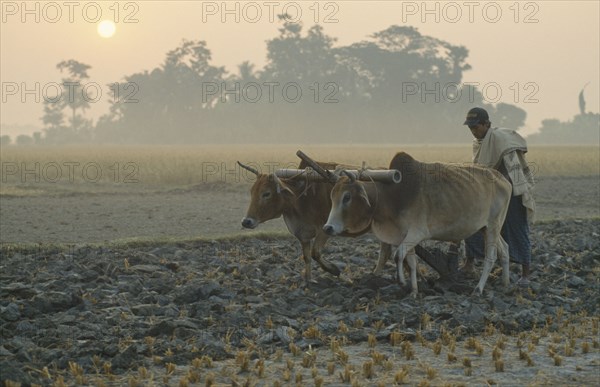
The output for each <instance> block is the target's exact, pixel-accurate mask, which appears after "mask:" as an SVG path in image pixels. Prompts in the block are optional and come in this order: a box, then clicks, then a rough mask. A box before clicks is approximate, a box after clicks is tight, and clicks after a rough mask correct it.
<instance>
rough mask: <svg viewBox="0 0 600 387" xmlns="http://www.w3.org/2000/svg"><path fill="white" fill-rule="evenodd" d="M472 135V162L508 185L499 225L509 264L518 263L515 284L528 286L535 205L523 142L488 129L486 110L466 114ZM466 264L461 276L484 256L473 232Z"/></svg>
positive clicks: (478, 236) (480, 239)
mask: <svg viewBox="0 0 600 387" xmlns="http://www.w3.org/2000/svg"><path fill="white" fill-rule="evenodd" d="M464 125H467V126H468V127H469V129H470V130H471V133H472V134H473V137H475V138H474V140H473V162H474V163H477V164H481V165H484V166H487V167H490V168H494V169H496V170H498V171H499V172H500V173H502V175H504V177H506V179H507V180H508V181H510V182H511V184H512V188H513V192H512V197H511V199H510V204H509V206H508V212H507V213H506V219H505V221H504V225H503V226H502V237H503V238H504V240H505V241H506V242H507V243H508V246H509V255H510V260H511V261H512V262H516V263H519V264H521V266H522V271H521V278H520V279H519V281H518V282H517V284H518V285H520V286H523V287H527V286H529V270H530V269H529V267H530V264H531V242H530V239H529V223H531V222H533V216H534V212H535V202H534V200H533V197H532V195H531V190H532V188H533V186H534V181H533V175H532V173H531V170H530V169H529V166H528V164H527V161H526V160H525V153H526V152H527V143H526V142H525V139H523V137H521V136H520V135H519V134H518V133H517V132H516V131H514V130H511V129H504V128H492V127H491V126H492V123H491V122H490V119H489V116H488V113H487V111H485V110H484V109H482V108H479V107H476V108H473V109H471V110H469V112H468V113H467V119H466V120H465V122H464ZM465 244H466V262H465V264H464V266H463V267H462V271H463V272H464V273H470V272H473V261H474V259H475V258H482V257H485V252H484V250H483V246H484V244H483V234H482V233H481V232H477V233H476V234H474V235H473V236H471V237H469V238H467V239H466V240H465Z"/></svg>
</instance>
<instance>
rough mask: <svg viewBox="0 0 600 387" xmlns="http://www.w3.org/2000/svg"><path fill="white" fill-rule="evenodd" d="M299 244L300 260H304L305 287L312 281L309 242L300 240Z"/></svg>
mask: <svg viewBox="0 0 600 387" xmlns="http://www.w3.org/2000/svg"><path fill="white" fill-rule="evenodd" d="M300 244H301V245H302V259H304V281H305V282H306V285H307V286H308V284H309V283H310V281H311V280H312V273H311V264H312V263H311V261H310V240H307V241H306V240H301V241H300Z"/></svg>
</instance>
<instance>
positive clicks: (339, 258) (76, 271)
mask: <svg viewBox="0 0 600 387" xmlns="http://www.w3.org/2000/svg"><path fill="white" fill-rule="evenodd" d="M586 149H587V148H586ZM293 151H295V150H291V149H290V155H293ZM320 151H321V152H324V149H323V150H319V149H314V150H312V152H307V153H309V154H310V155H313V154H317V156H315V158H317V159H332V160H338V161H340V162H346V163H348V162H349V161H350V160H347V159H341V158H340V157H339V155H341V153H339V154H338V155H333V156H332V157H330V158H328V157H324V156H323V154H321V156H319V152H320ZM419 151H422V152H424V151H423V150H417V149H415V150H414V151H413V152H410V150H409V153H411V154H414V155H415V157H417V153H416V152H419ZM462 151H463V150H458V149H455V150H454V151H453V152H455V153H452V152H451V153H450V155H451V156H452V155H454V156H452V157H451V158H453V161H461V160H463V159H461V157H462V156H460V155H462V153H459V152H462ZM3 152H4V150H3ZM155 152H157V151H156V150H155ZM373 152H374V151H373ZM552 152H553V153H555V154H556V155H563V156H561V157H565V158H564V159H562V162H561V159H560V157H557V158H556V159H558V161H556V160H553V159H551V158H550V157H547V158H544V157H546V156H544V157H541V156H539V155H540V154H541V152H540V153H538V157H540V161H539V163H538V164H539V165H541V167H540V171H544V170H545V171H550V170H559V171H560V172H561V173H562V174H563V175H564V176H565V177H561V175H560V174H558V175H555V174H552V173H549V172H547V173H540V174H539V177H538V181H539V184H538V190H537V191H536V199H537V202H538V206H539V215H540V216H539V218H540V220H539V221H537V222H536V223H535V224H534V226H533V228H532V240H533V269H534V272H533V274H532V284H531V287H530V288H529V289H522V288H516V287H514V283H515V281H516V279H517V278H518V273H519V268H518V267H517V265H514V264H511V270H512V274H511V283H512V284H513V285H511V287H510V288H508V289H505V288H504V287H503V286H502V284H501V281H500V268H499V265H498V264H496V266H495V270H494V272H493V274H492V276H491V277H490V279H489V280H488V283H487V285H486V288H485V291H484V295H483V296H471V291H472V290H473V289H474V287H475V285H476V283H477V280H478V278H461V280H460V281H458V282H456V283H453V284H445V283H439V281H438V282H436V281H435V280H436V279H437V276H436V274H435V273H434V272H432V271H431V270H429V269H428V268H427V266H426V264H425V263H422V262H421V263H420V271H421V276H420V279H419V289H420V295H419V297H418V298H417V299H416V300H415V299H412V298H411V297H410V296H408V294H409V290H408V289H407V288H403V287H401V286H400V285H398V284H397V283H396V282H395V280H394V279H393V272H394V266H393V264H392V263H391V262H390V263H388V265H387V266H386V269H385V270H384V273H383V275H382V276H374V275H372V274H371V270H372V269H373V267H374V265H375V262H376V260H377V249H378V243H377V241H376V240H375V239H374V237H373V236H372V235H366V236H363V237H361V238H358V239H345V238H332V239H330V241H329V243H328V245H327V247H326V249H325V251H324V254H325V257H326V258H327V259H329V260H331V261H332V262H334V263H335V264H337V265H338V266H339V267H340V268H341V269H342V275H341V276H340V277H339V278H336V277H333V276H331V275H329V274H327V273H324V272H323V271H322V270H321V269H320V268H318V267H317V266H316V265H314V267H313V277H314V279H315V283H312V284H310V286H308V287H307V286H306V285H305V284H304V282H303V279H302V270H303V268H304V262H303V261H302V260H301V259H299V255H300V248H299V245H298V244H297V242H296V241H295V239H293V238H292V237H291V236H289V235H287V234H286V233H285V232H284V228H283V227H284V226H283V224H282V222H281V221H280V220H278V221H272V222H271V223H267V224H264V225H261V226H260V228H259V230H265V231H266V232H265V233H260V232H247V231H246V230H244V231H242V230H241V227H240V226H239V221H240V219H241V217H242V216H243V215H244V213H245V209H246V206H247V203H248V194H247V190H248V188H249V186H250V185H251V183H252V182H251V181H243V180H239V181H234V182H230V181H218V179H216V180H210V179H208V180H207V181H204V182H202V181H200V182H198V181H194V179H193V173H194V172H193V171H194V168H192V166H193V165H196V166H198V169H197V170H202V169H201V168H202V165H201V164H197V163H196V164H194V163H191V162H188V161H189V160H188V161H185V160H187V159H185V152H179V155H180V157H183V159H184V160H183V161H182V159H177V158H176V157H175V156H173V153H168V155H169V157H171V159H169V158H168V157H166V158H167V159H168V160H171V161H173V162H175V160H179V161H178V163H179V164H177V163H176V164H177V165H178V166H179V169H176V168H175V167H173V168H174V169H173V171H175V172H176V171H181V170H185V168H188V167H189V173H188V175H189V176H188V175H185V174H184V175H181V176H179V175H177V174H176V173H175V172H173V173H171V174H169V173H166V172H165V170H163V169H161V168H159V167H157V166H156V165H154V164H152V163H153V161H146V162H145V163H142V162H143V161H144V160H142V159H141V158H140V160H138V161H136V162H139V163H140V164H139V165H141V166H144V167H143V168H146V169H147V171H152V170H155V171H156V173H155V175H148V173H149V172H144V174H140V175H139V176H140V178H141V180H143V176H147V179H150V178H151V177H152V176H153V177H152V178H154V179H157V180H156V182H154V183H153V182H148V181H146V183H143V182H138V183H136V184H137V185H135V184H133V185H132V184H130V185H125V184H124V183H122V182H121V183H118V182H117V184H115V183H114V182H111V181H108V182H107V181H98V182H97V183H96V184H95V185H93V183H91V182H89V181H79V182H77V183H76V182H74V181H73V182H68V181H67V182H58V183H56V184H54V183H49V182H47V181H46V182H44V181H41V182H39V183H36V182H31V181H25V182H21V181H17V182H14V181H12V180H10V176H7V178H8V180H7V181H8V183H7V184H3V187H2V188H1V189H0V215H1V216H0V226H1V228H2V233H1V235H0V238H1V242H2V246H1V249H0V338H1V341H0V379H2V382H3V383H4V384H7V385H10V383H9V382H8V380H12V381H15V382H19V383H22V384H23V385H27V384H39V385H63V384H64V385H139V386H145V385H165V384H166V385H174V386H177V385H213V384H214V385H221V384H226V385H269V386H270V385H290V384H294V385H365V386H366V385H378V384H381V385H394V384H401V383H407V384H409V385H462V384H465V385H466V384H477V385H485V384H486V383H487V384H498V385H511V386H512V385H530V384H533V385H538V384H541V385H544V384H546V385H597V384H599V383H600V349H599V342H598V341H599V332H598V331H599V322H600V316H599V313H598V310H600V297H599V296H598V295H599V294H600V284H599V280H598V278H600V277H599V274H600V219H599V218H598V211H600V208H598V184H599V182H598V175H597V173H596V172H595V171H596V169H597V168H598V163H595V164H594V162H595V160H594V159H593V158H594V157H598V156H597V152H596V156H594V154H593V152H592V153H587V154H588V156H586V157H584V158H582V159H577V158H576V157H578V156H577V155H576V154H575V153H577V154H579V156H581V154H586V152H585V151H579V152H575V151H574V152H573V153H568V152H567V153H568V154H573V156H572V157H571V156H569V157H566V156H564V154H565V153H564V152H563V153H560V152H557V151H555V150H552ZM63 153H64V152H63ZM388 153H389V154H390V155H389V158H391V156H392V155H393V152H391V151H388ZM67 154H68V153H67ZM117 154H118V152H117ZM123 154H125V153H123ZM144 154H145V153H144ZM182 154H183V156H181V155H182ZM357 154H360V152H358V151H357ZM72 155H76V153H72ZM465 155H466V156H465V159H464V160H467V159H468V149H467V150H466V152H465ZM544 155H545V153H544ZM590 155H592V156H590ZM13 156H14V159H13V160H17V161H16V162H20V161H19V160H29V161H31V160H33V158H31V157H34V156H31V155H28V156H27V157H29V158H21V159H19V157H21V156H22V155H21V156H19V155H15V154H13V155H12V156H11V157H13ZM154 156H156V154H155V155H154ZM212 156H214V157H215V160H216V157H217V156H216V154H215V155H212ZM212 156H211V157H212ZM237 156H240V155H233V156H232V157H235V158H238V157H237ZM241 156H244V155H243V154H242V155H241ZM241 156H240V157H239V158H242V157H241ZM532 156H533V154H532ZM23 157H24V156H23ZM35 157H41V156H39V154H38V155H37V156H35ZM44 157H45V158H40V159H39V160H40V161H39V162H42V163H43V162H46V163H47V162H48V160H52V156H44ZM73 157H74V158H73V159H72V160H71V159H70V158H68V157H67V158H65V159H61V160H58V161H57V163H59V164H62V163H63V162H65V160H67V161H68V160H71V161H73V160H79V161H80V162H81V164H82V165H84V164H85V163H86V162H88V161H89V160H99V159H102V157H106V158H107V159H111V157H112V156H111V157H108V156H105V155H104V156H103V155H102V154H100V155H99V156H98V155H94V154H91V155H87V156H86V157H88V159H83V158H82V159H81V160H80V159H77V157H83V156H81V155H80V156H73ZM134 157H135V156H134ZM190 157H191V156H190ZM206 157H208V156H206ZM228 157H231V156H228ZM246 157H249V156H247V155H246ZM590 157H591V159H590ZM365 158H368V157H365ZM382 158H383V157H382ZM420 158H421V159H428V158H429V159H433V160H443V159H445V157H444V156H441V155H439V154H437V153H434V154H433V155H430V154H428V153H426V152H425V153H423V157H420ZM275 159H276V157H275V156H274V157H273V158H272V160H275ZM5 160H6V158H5V155H4V153H3V163H4V162H5ZM9 160H10V159H9ZM111 160H112V161H114V162H122V161H124V160H125V158H123V157H121V156H115V157H113V158H112V159H111ZM261 160H262V161H261V162H262V163H263V165H266V164H265V160H269V158H268V157H267V156H265V157H264V158H262V159H261ZM291 160H293V159H292V158H291ZM544 160H545V161H544ZM569 160H570V161H569ZM586 160H587V161H586ZM590 160H591V162H590ZM241 161H245V162H248V161H249V160H247V159H245V160H241ZM368 161H371V160H368ZM228 162H229V161H228ZM293 162H295V163H297V161H295V160H293ZM290 163H292V161H290ZM382 163H383V164H384V165H385V161H382V160H375V161H371V164H372V165H381V164H382ZM98 164H99V165H105V164H102V163H100V162H98ZM257 164H260V163H258V162H257ZM71 165H73V164H71ZM106 165H107V166H108V167H110V166H113V165H114V164H110V163H108V162H107V163H106ZM121 165H122V164H121ZM148 165H154V166H153V168H154V169H152V168H149V167H147V166H148ZM167 165H169V164H168V163H167ZM177 165H176V166H177ZM211 165H212V164H211ZM108 167H107V168H108ZM204 168H209V165H208V164H206V165H205V166H204ZM211 168H212V167H211ZM560 168H563V169H560ZM140 169H142V167H140ZM108 170H109V171H111V170H110V169H108ZM49 171H50V169H48V170H47V172H49ZM90 171H91V170H90ZM127 171H128V172H130V170H127ZM576 171H583V172H582V173H581V174H578V173H577V172H576ZM204 172H205V173H208V170H207V169H205V170H204ZM3 173H4V172H3ZM140 173H141V172H140ZM594 173H596V174H595V175H594ZM170 175H172V178H173V179H175V180H174V181H169V180H168V177H169V176H170ZM148 176H150V177H148ZM232 176H233V175H232ZM25 177H26V180H27V177H29V178H30V177H31V175H29V176H25ZM46 177H48V176H46ZM88 178H89V176H88ZM112 178H114V176H112V177H111V179H112ZM119 178H121V177H119ZM188 178H189V179H190V180H189V181H188V182H187V183H186V181H185V180H186V179H188ZM161 181H162V183H161ZM232 200H235V202H233V201H232ZM117 239H118V241H115V240H117ZM429 247H430V248H433V249H435V248H441V249H443V247H444V245H443V244H439V245H434V244H430V245H429ZM480 269H481V267H480V266H479V267H478V271H479V272H480Z"/></svg>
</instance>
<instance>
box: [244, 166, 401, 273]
mask: <svg viewBox="0 0 600 387" xmlns="http://www.w3.org/2000/svg"><path fill="white" fill-rule="evenodd" d="M238 164H239V165H240V166H241V167H242V168H245V169H246V170H249V171H251V172H252V173H254V174H255V175H256V176H257V177H256V182H255V183H254V184H253V185H252V188H250V194H251V199H250V205H249V207H248V211H247V213H246V216H245V217H244V218H243V219H242V226H243V227H244V228H249V229H253V228H256V227H257V226H258V225H259V224H260V223H263V222H266V221H268V220H271V219H275V218H278V217H280V216H283V220H284V221H285V224H286V226H287V228H288V230H289V232H290V233H291V234H292V235H294V236H295V237H296V238H297V239H298V241H299V242H300V245H301V246H302V257H303V259H304V263H305V280H306V282H307V283H308V282H309V281H311V261H310V259H311V257H312V259H314V260H315V261H316V262H317V263H318V264H319V266H321V267H322V268H323V269H324V270H325V271H327V272H329V273H331V274H333V275H336V276H338V275H339V274H340V270H339V268H338V267H337V266H336V265H334V264H332V263H331V262H328V261H327V260H325V259H324V258H323V257H322V256H321V250H322V249H323V247H324V246H325V244H326V243H327V239H329V235H327V234H326V233H325V232H324V231H323V225H324V224H325V222H326V221H327V216H328V214H329V210H330V209H331V197H330V192H331V189H332V188H333V183H331V182H327V181H307V180H306V179H304V178H303V176H301V175H300V176H297V177H295V178H289V179H284V178H278V177H277V176H275V174H261V173H259V172H258V171H257V170H256V169H254V168H252V167H249V166H246V165H244V164H242V163H240V162H239V161H238ZM318 164H319V165H321V166H322V167H323V168H325V169H335V168H336V166H337V164H335V163H318ZM307 166H308V165H307V164H306V162H305V161H304V160H303V161H301V162H300V166H299V167H298V169H304V168H306V167H307ZM369 230H370V227H369V226H368V225H367V226H366V227H365V228H364V229H356V230H354V231H352V232H350V233H346V232H344V233H341V234H340V235H341V236H348V237H356V236H359V235H362V234H364V233H366V232H367V231H369ZM391 252H392V248H391V246H390V245H388V244H385V243H382V244H381V248H380V251H379V262H383V263H385V262H386V261H387V259H388V258H389V256H390V254H391ZM382 267H383V265H382V264H379V263H378V264H377V268H378V271H377V272H379V271H380V269H381V268H382Z"/></svg>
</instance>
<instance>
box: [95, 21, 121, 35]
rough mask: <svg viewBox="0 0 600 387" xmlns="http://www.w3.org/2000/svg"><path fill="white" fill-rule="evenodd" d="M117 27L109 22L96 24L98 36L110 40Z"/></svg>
mask: <svg viewBox="0 0 600 387" xmlns="http://www.w3.org/2000/svg"><path fill="white" fill-rule="evenodd" d="M116 30H117V26H115V23H113V22H112V21H110V20H103V21H101V22H100V23H98V35H100V36H102V37H103V38H110V37H112V36H113V35H114V34H115V31H116Z"/></svg>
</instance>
